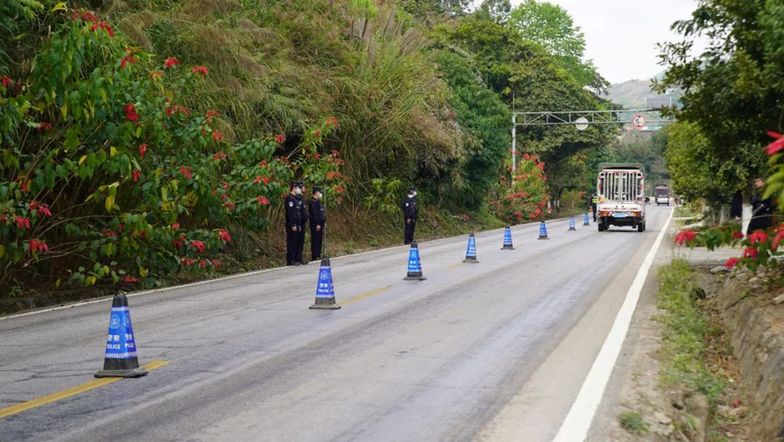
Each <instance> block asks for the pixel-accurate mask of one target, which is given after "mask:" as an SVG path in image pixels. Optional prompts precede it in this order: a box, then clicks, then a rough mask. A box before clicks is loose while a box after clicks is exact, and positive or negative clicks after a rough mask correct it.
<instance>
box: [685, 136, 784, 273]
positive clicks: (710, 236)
mask: <svg viewBox="0 0 784 442" xmlns="http://www.w3.org/2000/svg"><path fill="white" fill-rule="evenodd" d="M768 135H770V137H771V138H772V139H773V140H772V141H771V142H770V143H769V144H768V145H767V146H766V147H765V153H766V154H767V155H768V156H769V158H768V164H769V167H770V177H769V178H768V179H767V181H766V183H765V191H764V193H763V198H769V197H775V198H776V199H777V200H778V207H779V208H781V207H784V152H782V151H784V135H782V134H779V133H776V132H773V131H769V132H768ZM684 235H686V233H685V232H679V233H678V235H676V237H675V242H676V243H679V244H684V243H685V244H686V245H688V246H690V247H694V246H705V247H707V248H708V249H709V250H713V249H715V248H716V247H719V246H721V245H732V246H738V245H740V247H741V250H740V251H739V253H738V254H739V256H738V257H735V258H730V259H729V260H728V261H727V262H726V263H725V266H726V267H728V268H734V267H736V266H742V267H748V268H750V269H752V270H753V269H756V268H757V267H758V266H760V265H763V264H765V265H770V264H772V263H774V262H778V261H776V260H775V259H774V257H776V256H778V255H781V254H783V253H782V251H781V250H780V249H781V242H782V241H784V224H780V225H779V226H777V227H775V228H773V229H769V230H768V231H767V232H766V231H762V230H757V231H755V232H752V233H751V234H749V235H748V236H744V235H743V233H742V232H740V230H739V229H738V226H721V227H715V228H708V229H704V230H702V231H700V232H697V233H696V234H695V235H694V236H693V237H691V239H690V240H687V241H683V239H684Z"/></svg>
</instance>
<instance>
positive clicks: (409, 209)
mask: <svg viewBox="0 0 784 442" xmlns="http://www.w3.org/2000/svg"><path fill="white" fill-rule="evenodd" d="M416 195H417V192H416V188H414V187H411V189H409V191H408V195H407V196H406V199H405V200H404V201H403V222H404V225H403V228H404V231H405V233H404V236H403V244H411V242H412V241H414V229H416V222H417V213H418V210H417V201H416Z"/></svg>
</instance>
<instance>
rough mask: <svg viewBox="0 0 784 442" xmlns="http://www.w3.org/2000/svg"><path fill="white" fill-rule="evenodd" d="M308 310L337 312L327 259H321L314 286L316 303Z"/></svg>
mask: <svg viewBox="0 0 784 442" xmlns="http://www.w3.org/2000/svg"><path fill="white" fill-rule="evenodd" d="M309 308H311V309H314V310H337V309H339V308H340V306H339V305H338V304H337V303H336V302H335V286H334V285H333V284H332V267H330V265H329V258H328V257H326V256H325V257H323V258H321V268H320V269H319V276H318V283H317V284H316V302H314V303H313V305H311V306H310V307H309Z"/></svg>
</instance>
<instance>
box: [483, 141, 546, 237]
mask: <svg viewBox="0 0 784 442" xmlns="http://www.w3.org/2000/svg"><path fill="white" fill-rule="evenodd" d="M544 169H545V164H544V162H543V161H539V158H538V157H537V156H536V155H530V154H527V153H526V154H523V156H522V159H521V161H519V163H518V164H517V170H516V171H515V176H514V184H513V186H510V185H509V182H508V180H507V178H506V176H509V175H510V174H511V167H510V170H509V171H508V172H509V173H507V174H505V175H504V176H503V177H501V179H500V185H499V189H500V194H499V195H498V197H497V198H496V199H495V201H494V202H493V203H492V207H493V209H494V212H495V214H496V216H498V217H499V218H501V219H503V220H505V221H507V222H514V223H520V222H523V221H525V220H535V219H540V218H541V217H542V216H544V210H545V207H546V206H547V200H548V197H547V176H546V175H545V173H544Z"/></svg>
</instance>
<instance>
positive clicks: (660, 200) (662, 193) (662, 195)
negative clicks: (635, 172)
mask: <svg viewBox="0 0 784 442" xmlns="http://www.w3.org/2000/svg"><path fill="white" fill-rule="evenodd" d="M654 195H655V198H656V205H657V206H658V205H661V204H666V205H668V206H669V205H670V188H669V187H667V185H666V184H659V185H658V186H656V189H655V191H654Z"/></svg>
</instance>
